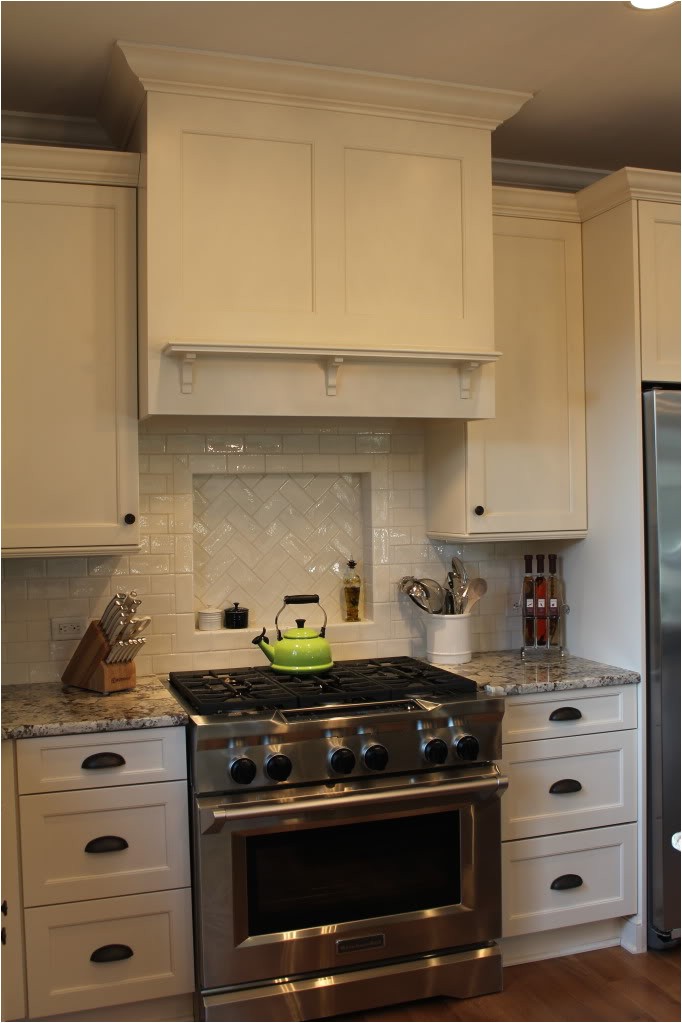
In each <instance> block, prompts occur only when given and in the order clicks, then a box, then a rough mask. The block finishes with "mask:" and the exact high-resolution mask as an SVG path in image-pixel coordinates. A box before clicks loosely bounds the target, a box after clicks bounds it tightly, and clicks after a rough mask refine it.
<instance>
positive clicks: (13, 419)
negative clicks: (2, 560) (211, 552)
mask: <svg viewBox="0 0 682 1023" xmlns="http://www.w3.org/2000/svg"><path fill="white" fill-rule="evenodd" d="M2 148H3V179H4V180H3V190H2V255H3V259H2V288H3V303H2V341H3V343H2V491H3V493H2V553H3V555H5V556H26V555H32V554H35V555H39V554H40V555H44V554H74V553H105V552H112V553H114V552H120V551H125V550H135V549H136V548H137V544H138V541H139V511H138V466H137V399H136V379H135V337H136V326H135V315H136V295H135V266H136V259H135V188H134V187H121V186H119V185H118V184H116V185H111V184H109V183H107V182H110V181H112V180H113V181H116V182H118V181H120V180H121V178H123V179H126V178H127V185H128V186H133V185H134V184H135V182H136V178H137V170H136V168H137V158H136V157H134V156H132V155H130V154H120V153H119V154H105V155H104V156H103V157H102V156H101V154H97V153H94V154H93V153H88V152H87V151H78V150H71V151H64V150H54V151H53V150H51V149H42V148H41V147H27V146H11V145H3V147H2ZM27 151H28V152H27ZM65 154H67V155H65ZM115 157H118V158H120V159H119V160H117V159H115ZM40 178H43V180H40Z"/></svg>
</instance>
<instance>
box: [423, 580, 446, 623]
mask: <svg viewBox="0 0 682 1023" xmlns="http://www.w3.org/2000/svg"><path fill="white" fill-rule="evenodd" d="M417 582H418V583H419V584H420V585H421V586H422V588H423V590H424V593H425V595H426V604H427V610H428V612H429V614H432V615H439V614H442V613H443V605H444V604H445V589H444V588H443V587H442V586H441V584H440V583H438V582H436V580H435V579H417Z"/></svg>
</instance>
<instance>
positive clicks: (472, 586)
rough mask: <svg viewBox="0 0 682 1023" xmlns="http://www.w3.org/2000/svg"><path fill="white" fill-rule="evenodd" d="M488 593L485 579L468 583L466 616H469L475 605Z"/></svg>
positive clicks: (472, 580) (465, 605)
mask: <svg viewBox="0 0 682 1023" xmlns="http://www.w3.org/2000/svg"><path fill="white" fill-rule="evenodd" d="M487 592H488V584H487V582H486V581H485V579H471V580H469V582H468V583H467V589H466V596H465V598H464V614H469V613H470V611H471V609H472V607H473V606H474V604H476V603H478V601H479V600H480V599H481V597H484V596H485V595H486V593H487Z"/></svg>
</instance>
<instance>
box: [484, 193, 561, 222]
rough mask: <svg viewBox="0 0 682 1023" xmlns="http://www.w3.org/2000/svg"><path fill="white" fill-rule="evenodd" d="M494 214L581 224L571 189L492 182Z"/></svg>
mask: <svg viewBox="0 0 682 1023" xmlns="http://www.w3.org/2000/svg"><path fill="white" fill-rule="evenodd" d="M493 214H494V215H495V216H498V217H532V218H533V219H535V220H554V221H567V222H569V223H575V224H579V223H580V214H579V212H578V204H577V202H576V197H575V194H574V193H573V192H551V191H544V190H542V189H530V188H508V187H507V186H504V185H493Z"/></svg>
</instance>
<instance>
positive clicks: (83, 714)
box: [0, 675, 189, 739]
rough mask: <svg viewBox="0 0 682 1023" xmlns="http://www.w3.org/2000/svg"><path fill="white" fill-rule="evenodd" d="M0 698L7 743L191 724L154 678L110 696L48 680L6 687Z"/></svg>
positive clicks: (181, 709)
mask: <svg viewBox="0 0 682 1023" xmlns="http://www.w3.org/2000/svg"><path fill="white" fill-rule="evenodd" d="M0 696H1V698H2V738H3V739H28V738H35V737H37V736H44V735H78V734H82V733H87V732H119V731H126V730H128V729H134V728H165V727H167V726H169V725H185V724H186V723H187V721H188V720H189V719H188V716H187V714H186V713H185V711H184V710H183V708H182V707H181V706H180V704H179V703H178V702H177V700H176V699H175V697H174V696H173V695H172V694H171V693H170V692H169V690H168V689H167V688H166V686H165V685H164V684H163V683H162V682H161V680H160V679H159V678H157V677H156V676H155V675H151V676H144V677H142V678H138V680H137V685H136V686H135V688H134V689H129V690H128V691H127V692H124V693H111V694H110V695H109V696H100V695H99V694H98V693H91V692H88V691H87V690H85V689H76V688H75V687H74V686H61V685H56V684H52V683H49V682H45V683H42V682H33V683H30V684H28V685H3V686H2V687H1V688H0Z"/></svg>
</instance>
